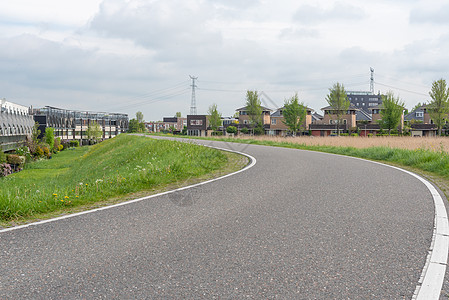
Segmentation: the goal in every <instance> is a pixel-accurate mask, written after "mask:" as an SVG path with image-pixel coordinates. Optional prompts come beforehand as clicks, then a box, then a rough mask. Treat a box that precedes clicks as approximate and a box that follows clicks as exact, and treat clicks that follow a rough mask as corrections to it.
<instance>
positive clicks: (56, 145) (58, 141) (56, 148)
mask: <svg viewBox="0 0 449 300" xmlns="http://www.w3.org/2000/svg"><path fill="white" fill-rule="evenodd" d="M59 146H61V138H60V137H57V138H55V141H54V144H53V152H54V153H56V152H58V151H61V150H62V149H60V148H59Z"/></svg>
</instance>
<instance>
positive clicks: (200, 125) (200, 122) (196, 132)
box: [187, 115, 211, 136]
mask: <svg viewBox="0 0 449 300" xmlns="http://www.w3.org/2000/svg"><path fill="white" fill-rule="evenodd" d="M208 127H209V122H208V120H207V116H206V115H188V116H187V135H192V136H208V133H209V132H208V131H211V130H208Z"/></svg>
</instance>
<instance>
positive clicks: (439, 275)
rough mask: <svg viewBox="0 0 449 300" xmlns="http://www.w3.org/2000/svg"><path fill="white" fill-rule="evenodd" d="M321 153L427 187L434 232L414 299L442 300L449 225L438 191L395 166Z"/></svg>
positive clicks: (419, 177)
mask: <svg viewBox="0 0 449 300" xmlns="http://www.w3.org/2000/svg"><path fill="white" fill-rule="evenodd" d="M301 151H309V152H314V153H316V151H310V150H301ZM320 153H323V154H327V155H336V156H344V157H348V158H352V159H358V160H363V161H367V162H371V163H374V164H378V165H382V166H386V167H390V168H393V169H396V170H399V171H402V172H404V173H407V174H409V175H411V176H413V177H415V178H416V179H418V180H419V181H421V182H422V183H423V184H424V185H425V186H426V187H427V189H428V190H429V192H430V194H431V195H432V198H433V202H434V206H435V218H434V230H433V236H432V244H431V246H430V249H429V253H428V255H427V259H426V263H425V265H424V268H423V270H422V272H421V277H420V280H419V282H420V283H421V284H418V285H417V286H416V289H415V292H414V294H413V297H412V299H416V300H433V299H435V300H438V299H440V294H441V290H442V288H443V283H444V277H445V274H446V265H447V259H448V252H449V236H448V231H449V223H448V217H447V211H446V206H445V204H444V201H443V198H442V197H441V195H440V193H439V192H438V191H437V189H436V188H435V187H434V186H433V185H432V184H431V183H430V182H429V181H427V180H426V179H424V178H422V177H421V176H419V175H417V174H415V173H413V172H410V171H407V170H404V169H401V168H398V167H395V166H391V165H387V164H384V163H381V162H377V161H372V160H367V159H363V158H359V157H353V156H346V155H341V154H333V153H326V152H320Z"/></svg>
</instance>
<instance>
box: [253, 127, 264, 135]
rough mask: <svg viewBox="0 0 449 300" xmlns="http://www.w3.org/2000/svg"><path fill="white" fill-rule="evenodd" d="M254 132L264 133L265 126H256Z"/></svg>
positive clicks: (256, 133) (257, 133)
mask: <svg viewBox="0 0 449 300" xmlns="http://www.w3.org/2000/svg"><path fill="white" fill-rule="evenodd" d="M254 134H255V135H262V134H264V130H263V128H262V127H256V128H254Z"/></svg>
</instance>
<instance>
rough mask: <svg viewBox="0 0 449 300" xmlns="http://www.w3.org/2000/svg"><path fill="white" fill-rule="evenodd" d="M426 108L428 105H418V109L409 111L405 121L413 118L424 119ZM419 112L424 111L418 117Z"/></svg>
mask: <svg viewBox="0 0 449 300" xmlns="http://www.w3.org/2000/svg"><path fill="white" fill-rule="evenodd" d="M425 109H426V105H425V104H424V105H422V106H420V107H418V108H417V109H415V110H413V111H411V112H410V113H408V114H407V115H405V116H404V120H405V121H411V120H419V121H424V113H425ZM417 112H422V116H421V117H418V116H416V113H417Z"/></svg>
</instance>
